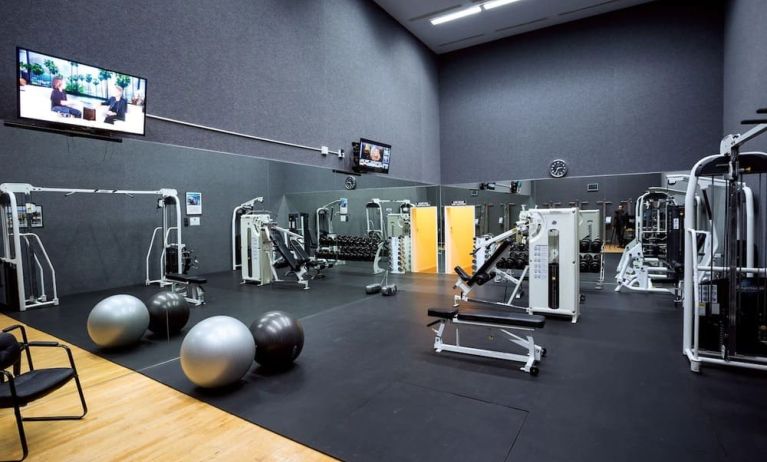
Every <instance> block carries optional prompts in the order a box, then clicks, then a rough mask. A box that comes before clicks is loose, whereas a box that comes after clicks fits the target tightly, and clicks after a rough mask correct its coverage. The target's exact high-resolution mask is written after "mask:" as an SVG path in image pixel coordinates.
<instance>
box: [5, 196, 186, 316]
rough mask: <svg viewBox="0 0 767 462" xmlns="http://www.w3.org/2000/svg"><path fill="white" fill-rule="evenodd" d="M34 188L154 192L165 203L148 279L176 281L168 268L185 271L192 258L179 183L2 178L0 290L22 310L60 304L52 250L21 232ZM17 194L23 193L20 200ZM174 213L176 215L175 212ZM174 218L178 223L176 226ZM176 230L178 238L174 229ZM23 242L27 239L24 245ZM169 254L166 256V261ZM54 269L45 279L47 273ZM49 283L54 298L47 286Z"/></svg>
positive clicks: (33, 235)
mask: <svg viewBox="0 0 767 462" xmlns="http://www.w3.org/2000/svg"><path fill="white" fill-rule="evenodd" d="M33 192H35V193H38V192H49V193H63V194H64V195H65V196H67V197H69V196H72V195H74V194H120V195H126V196H128V197H133V196H134V195H155V196H159V198H158V204H157V205H158V207H160V208H162V209H163V220H162V226H161V227H157V228H155V230H154V231H153V232H152V239H151V241H150V244H149V250H148V251H147V255H146V281H145V282H146V284H147V285H150V284H159V285H160V286H169V285H174V284H176V282H174V281H171V280H169V279H168V278H167V277H166V276H167V274H169V273H181V272H183V270H184V268H185V267H188V266H189V264H190V260H189V258H190V256H189V252H188V251H187V250H186V247H185V245H184V244H183V241H182V239H181V205H180V202H179V199H178V193H177V192H176V190H175V189H160V190H156V191H134V190H121V189H78V188H47V187H40V186H32V185H31V184H28V183H3V184H0V214H1V215H2V216H0V224H1V225H2V240H3V255H2V257H0V268H2V271H1V272H2V274H0V283H2V285H3V286H4V287H5V290H4V293H3V294H1V296H2V297H3V298H4V299H5V300H4V301H5V303H4V304H5V305H9V306H18V307H19V310H20V311H25V310H26V309H27V308H35V307H40V306H45V305H58V304H59V298H58V289H57V285H56V270H55V268H54V267H53V263H52V262H51V260H50V258H49V256H48V252H47V250H46V249H45V246H44V245H43V242H42V240H41V239H40V237H39V236H38V235H37V234H36V233H32V232H22V231H21V227H20V220H19V210H20V209H21V210H22V213H23V214H24V215H26V223H28V224H31V222H32V220H31V216H30V215H31V214H30V210H31V207H28V204H31V203H32V201H31V194H32V193H33ZM18 195H21V196H22V202H21V204H22V205H19V204H20V203H19V198H18V197H17V196H18ZM172 212H174V213H175V217H173V215H174V213H172ZM174 222H175V226H172V225H173V224H174ZM174 231H175V237H176V239H175V240H173V239H172V238H171V235H172V234H173V232H174ZM160 233H161V234H162V251H161V254H160V258H159V260H160V268H159V269H160V276H159V279H151V277H150V264H149V262H150V258H151V255H152V252H153V249H154V243H155V240H156V238H157V236H158V234H160ZM22 243H23V245H22ZM166 257H170V258H167V259H166ZM166 260H167V261H166ZM46 274H49V275H50V280H49V281H48V282H46V278H45V275H46ZM49 288H50V290H51V292H52V298H49V296H48V293H47V290H48V289H49Z"/></svg>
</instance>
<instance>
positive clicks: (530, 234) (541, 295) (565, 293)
mask: <svg viewBox="0 0 767 462" xmlns="http://www.w3.org/2000/svg"><path fill="white" fill-rule="evenodd" d="M520 235H522V236H524V235H526V236H527V242H528V252H529V253H528V263H527V266H525V268H524V269H523V271H522V273H521V275H520V276H519V277H514V276H513V275H512V274H509V273H508V272H506V271H502V270H500V269H498V263H499V262H501V261H502V259H503V258H504V255H506V254H507V252H508V251H509V250H510V248H511V246H512V244H513V243H514V241H515V237H516V236H520ZM480 249H481V250H482V251H483V252H484V253H485V255H486V257H485V259H484V262H483V263H482V265H481V266H479V268H478V269H477V271H475V272H474V275H472V276H469V275H468V274H467V273H466V272H465V271H464V270H463V269H462V268H461V267H460V266H457V267H456V268H455V271H456V273H458V276H459V277H458V280H457V281H456V283H455V287H456V288H457V289H459V290H460V291H461V294H460V295H455V297H454V306H458V305H459V304H460V302H461V301H470V302H479V303H489V304H491V305H501V306H507V307H512V308H523V309H525V310H527V311H528V313H530V314H532V313H542V314H555V315H564V316H569V317H570V318H571V320H572V322H573V323H575V322H577V321H578V316H579V315H580V281H579V280H580V273H579V259H578V249H579V241H578V209H577V208H575V207H573V208H562V209H531V210H523V211H522V212H521V213H520V221H519V222H518V225H517V228H514V229H512V230H509V231H507V232H505V233H502V234H500V235H498V236H496V237H494V238H491V239H487V240H483V241H482V244H481V245H480ZM491 249H492V250H491ZM496 277H499V278H502V279H506V280H507V281H509V282H511V283H512V284H513V285H514V290H513V292H512V294H511V297H510V298H509V299H508V300H507V301H503V302H488V301H485V300H479V299H471V298H469V293H470V292H471V290H472V289H473V288H474V287H475V286H478V285H483V284H485V283H486V282H488V281H490V280H492V279H494V278H496ZM525 277H527V279H528V284H529V286H528V293H529V302H528V306H527V307H520V306H515V305H513V303H512V302H513V301H514V298H515V297H516V296H517V293H518V292H519V290H520V287H521V284H522V282H523V280H524V279H525Z"/></svg>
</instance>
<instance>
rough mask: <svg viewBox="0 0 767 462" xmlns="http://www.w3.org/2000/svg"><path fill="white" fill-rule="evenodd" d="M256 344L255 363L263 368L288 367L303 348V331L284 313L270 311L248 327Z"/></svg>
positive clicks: (293, 319) (296, 322)
mask: <svg viewBox="0 0 767 462" xmlns="http://www.w3.org/2000/svg"><path fill="white" fill-rule="evenodd" d="M250 331H251V332H252V333H253V340H255V342H256V361H257V362H258V363H259V364H261V365H262V366H265V367H272V368H283V367H287V366H289V365H290V364H291V363H292V362H293V361H294V360H295V359H296V358H298V355H300V354H301V350H302V349H303V348H304V329H303V327H301V323H300V322H298V320H297V319H296V318H294V317H293V316H291V315H289V314H288V313H285V312H284V311H270V312H268V313H265V314H264V315H263V316H261V318H260V319H257V320H256V321H254V322H253V324H251V325H250Z"/></svg>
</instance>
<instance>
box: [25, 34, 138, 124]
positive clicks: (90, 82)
mask: <svg viewBox="0 0 767 462" xmlns="http://www.w3.org/2000/svg"><path fill="white" fill-rule="evenodd" d="M16 67H17V70H18V78H17V86H18V116H19V117H20V118H22V119H32V120H37V121H43V122H48V123H52V124H57V125H70V126H74V127H77V128H83V129H88V130H94V131H99V130H101V131H104V130H108V131H113V132H123V133H132V134H134V135H143V134H144V126H145V120H146V97H147V92H146V79H143V78H141V77H136V76H134V75H130V74H122V73H120V72H116V71H113V70H109V69H104V68H101V67H96V66H91V65H88V64H84V63H81V62H78V61H74V60H71V59H64V58H59V57H56V56H52V55H47V54H44V53H40V52H37V51H32V50H28V49H25V48H17V49H16Z"/></svg>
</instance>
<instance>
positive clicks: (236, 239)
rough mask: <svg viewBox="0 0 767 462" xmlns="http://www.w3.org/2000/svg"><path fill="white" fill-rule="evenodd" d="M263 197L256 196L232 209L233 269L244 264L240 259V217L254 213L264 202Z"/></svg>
mask: <svg viewBox="0 0 767 462" xmlns="http://www.w3.org/2000/svg"><path fill="white" fill-rule="evenodd" d="M263 202H264V198H263V197H255V198H253V199H251V200H249V201H247V202H243V203H242V204H240V205H238V206H237V207H235V208H234V210H232V271H235V270H237V268H239V267H240V266H241V265H242V261H241V259H240V251H239V249H240V247H241V245H240V239H241V237H240V234H239V230H240V226H239V222H240V217H241V216H242V215H245V214H246V213H253V212H255V211H256V204H257V203H258V204H263Z"/></svg>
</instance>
